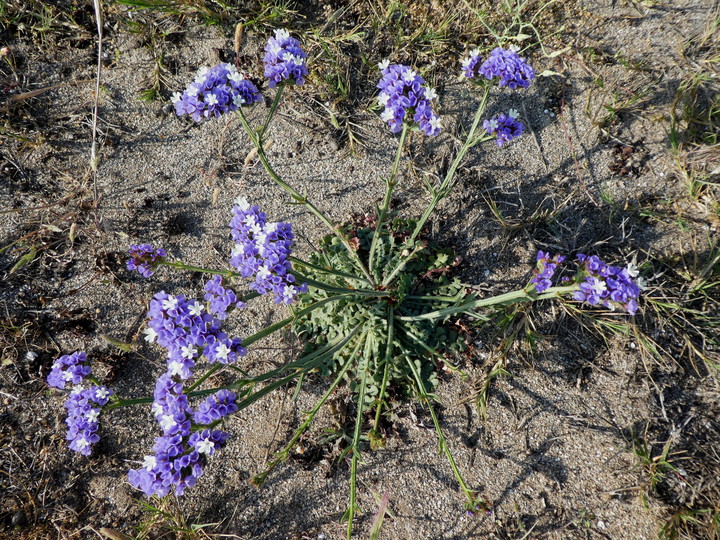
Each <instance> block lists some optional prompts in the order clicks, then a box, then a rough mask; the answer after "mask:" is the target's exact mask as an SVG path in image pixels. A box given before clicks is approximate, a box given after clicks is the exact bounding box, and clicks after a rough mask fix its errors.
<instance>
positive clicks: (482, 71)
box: [462, 47, 535, 90]
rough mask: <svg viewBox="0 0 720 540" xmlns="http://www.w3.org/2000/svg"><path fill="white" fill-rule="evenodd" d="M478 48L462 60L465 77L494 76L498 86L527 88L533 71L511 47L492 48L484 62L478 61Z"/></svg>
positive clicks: (492, 77)
mask: <svg viewBox="0 0 720 540" xmlns="http://www.w3.org/2000/svg"><path fill="white" fill-rule="evenodd" d="M480 60H481V58H480V50H479V49H474V50H473V51H472V52H471V53H470V56H469V57H468V58H466V59H465V60H463V62H462V68H463V72H464V74H465V76H466V77H470V78H473V77H477V76H479V75H482V76H483V77H485V78H486V79H488V80H493V79H494V78H495V77H498V78H499V79H500V83H499V85H500V86H507V87H508V88H510V89H511V90H515V89H516V88H518V87H520V88H527V87H528V86H530V81H532V80H533V79H534V78H535V72H534V71H533V68H531V67H530V66H529V65H528V64H527V63H525V59H524V58H520V56H518V54H517V52H516V51H514V50H512V48H511V49H503V48H501V47H497V48H495V49H493V51H492V52H491V53H490V56H489V57H488V59H487V60H485V62H482V63H481V62H480Z"/></svg>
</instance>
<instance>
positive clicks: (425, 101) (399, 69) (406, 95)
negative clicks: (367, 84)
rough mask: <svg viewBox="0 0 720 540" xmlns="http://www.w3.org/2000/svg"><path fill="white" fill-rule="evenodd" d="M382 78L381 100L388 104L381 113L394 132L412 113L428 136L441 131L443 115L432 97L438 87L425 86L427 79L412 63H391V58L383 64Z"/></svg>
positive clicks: (382, 103) (398, 129) (379, 99)
mask: <svg viewBox="0 0 720 540" xmlns="http://www.w3.org/2000/svg"><path fill="white" fill-rule="evenodd" d="M379 67H380V71H381V72H382V79H380V82H379V83H378V85H377V87H378V88H379V89H380V94H379V95H378V103H379V104H380V105H382V106H383V107H385V110H384V111H383V112H382V114H381V115H380V118H382V120H383V121H384V122H387V123H388V124H389V125H390V130H391V131H392V132H393V133H398V132H399V131H401V130H402V126H403V123H404V122H406V121H409V120H408V119H407V117H408V116H410V117H412V119H413V121H414V122H415V123H416V124H417V125H418V127H419V128H420V130H421V131H422V132H423V133H425V135H428V136H435V135H437V134H438V133H440V117H439V116H438V115H437V114H435V112H434V111H433V109H432V100H433V99H435V98H436V97H437V94H436V93H435V90H434V89H432V88H426V87H424V86H423V84H425V80H424V79H423V78H422V77H420V75H418V74H417V73H415V71H413V70H412V69H411V68H410V67H409V66H403V65H401V64H392V65H391V64H390V63H389V62H388V61H387V60H385V61H383V62H381V63H380V64H379Z"/></svg>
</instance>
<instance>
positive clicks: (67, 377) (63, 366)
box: [47, 351, 90, 390]
mask: <svg viewBox="0 0 720 540" xmlns="http://www.w3.org/2000/svg"><path fill="white" fill-rule="evenodd" d="M86 361H87V356H86V355H85V353H84V352H81V351H78V352H74V353H72V354H65V355H63V356H61V357H60V358H58V359H57V360H55V362H54V363H53V365H52V371H50V373H49V374H48V376H47V383H48V385H50V386H52V387H53V388H60V389H61V390H62V389H63V388H65V385H66V384H70V385H73V386H76V385H78V384H80V383H82V381H83V379H84V378H85V377H87V376H88V375H90V366H86V365H85V364H84V363H85V362H86Z"/></svg>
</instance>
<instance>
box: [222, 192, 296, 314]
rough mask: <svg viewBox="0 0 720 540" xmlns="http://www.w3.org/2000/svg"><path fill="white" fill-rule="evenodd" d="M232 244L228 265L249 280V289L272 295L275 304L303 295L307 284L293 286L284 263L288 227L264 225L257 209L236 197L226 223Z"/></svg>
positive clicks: (287, 253) (289, 242) (289, 233)
mask: <svg viewBox="0 0 720 540" xmlns="http://www.w3.org/2000/svg"><path fill="white" fill-rule="evenodd" d="M230 228H231V230H232V237H233V240H235V247H234V248H233V251H232V255H231V257H230V264H232V266H233V267H235V268H236V269H237V270H239V271H240V275H242V277H253V276H254V278H255V282H254V283H253V284H252V285H251V287H252V288H253V289H255V290H256V291H257V292H259V293H260V294H268V293H271V292H272V293H273V294H274V295H275V302H276V303H281V302H282V303H285V304H291V303H292V302H293V300H295V297H296V296H297V295H298V294H299V293H301V292H306V291H307V284H306V283H303V284H302V285H300V286H296V285H295V276H293V275H292V274H291V273H290V271H291V270H292V264H291V263H290V261H289V260H288V258H289V257H290V253H291V251H292V245H293V239H294V235H293V232H292V226H291V225H290V224H289V223H268V222H267V216H266V215H265V213H264V212H261V211H260V209H259V208H258V206H257V205H250V203H248V201H247V200H246V199H244V198H242V197H239V198H238V199H237V200H236V201H235V205H234V206H233V217H232V220H231V221H230Z"/></svg>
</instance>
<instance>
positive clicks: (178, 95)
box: [170, 92, 182, 103]
mask: <svg viewBox="0 0 720 540" xmlns="http://www.w3.org/2000/svg"><path fill="white" fill-rule="evenodd" d="M181 99H182V94H181V93H180V92H173V95H172V97H171V98H170V101H172V102H173V103H177V102H178V101H180V100H181Z"/></svg>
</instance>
